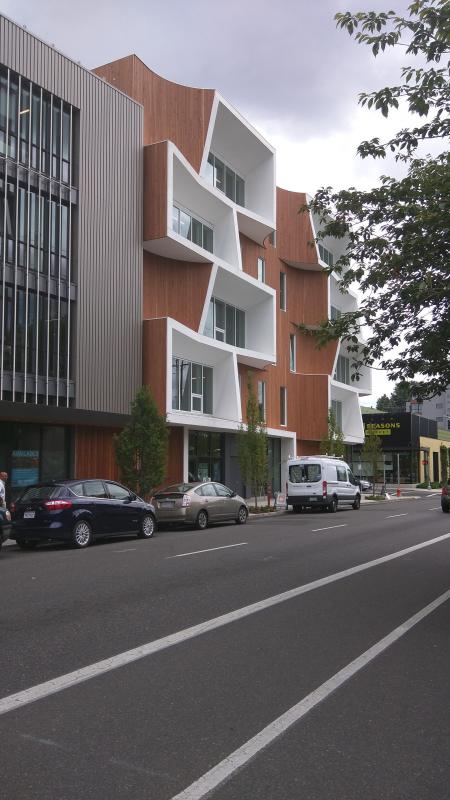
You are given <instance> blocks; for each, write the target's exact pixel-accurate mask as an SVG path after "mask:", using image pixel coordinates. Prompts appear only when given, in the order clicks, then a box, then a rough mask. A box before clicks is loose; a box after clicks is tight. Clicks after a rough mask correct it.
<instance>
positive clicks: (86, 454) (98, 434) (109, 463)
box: [74, 426, 120, 481]
mask: <svg viewBox="0 0 450 800" xmlns="http://www.w3.org/2000/svg"><path fill="white" fill-rule="evenodd" d="M119 432H120V431H119V430H118V429H116V428H94V427H90V426H84V427H77V428H76V430H75V475H74V477H75V478H109V479H110V480H114V481H117V480H119V470H118V467H117V463H116V456H115V450H114V436H115V434H117V433H119Z"/></svg>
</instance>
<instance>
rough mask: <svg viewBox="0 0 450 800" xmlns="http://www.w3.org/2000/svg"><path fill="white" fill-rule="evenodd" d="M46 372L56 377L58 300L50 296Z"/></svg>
mask: <svg viewBox="0 0 450 800" xmlns="http://www.w3.org/2000/svg"><path fill="white" fill-rule="evenodd" d="M49 331H50V333H49V348H48V349H49V354H48V358H49V362H48V374H49V375H51V377H52V378H56V370H57V358H58V300H57V299H56V297H51V298H50V319H49Z"/></svg>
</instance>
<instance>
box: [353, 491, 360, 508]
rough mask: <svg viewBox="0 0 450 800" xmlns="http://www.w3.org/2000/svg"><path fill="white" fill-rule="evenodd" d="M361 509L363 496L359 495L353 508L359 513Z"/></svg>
mask: <svg viewBox="0 0 450 800" xmlns="http://www.w3.org/2000/svg"><path fill="white" fill-rule="evenodd" d="M360 507H361V495H359V494H357V495H356V497H355V502H354V503H352V508H353V509H354V511H358V509H359V508H360Z"/></svg>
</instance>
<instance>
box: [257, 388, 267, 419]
mask: <svg viewBox="0 0 450 800" xmlns="http://www.w3.org/2000/svg"><path fill="white" fill-rule="evenodd" d="M258 409H259V418H260V419H261V420H265V419H266V382H265V381H258Z"/></svg>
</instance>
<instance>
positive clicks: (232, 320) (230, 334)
mask: <svg viewBox="0 0 450 800" xmlns="http://www.w3.org/2000/svg"><path fill="white" fill-rule="evenodd" d="M226 341H227V342H228V344H235V343H236V309H235V308H234V306H228V305H227V307H226Z"/></svg>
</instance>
